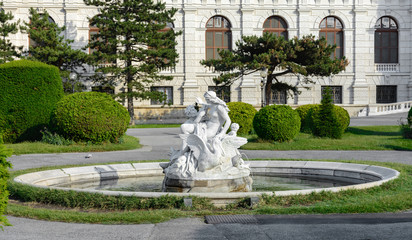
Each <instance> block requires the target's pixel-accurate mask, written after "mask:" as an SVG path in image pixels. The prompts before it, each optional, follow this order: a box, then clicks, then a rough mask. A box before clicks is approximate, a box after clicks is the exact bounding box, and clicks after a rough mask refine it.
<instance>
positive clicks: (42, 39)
mask: <svg viewBox="0 0 412 240" xmlns="http://www.w3.org/2000/svg"><path fill="white" fill-rule="evenodd" d="M29 13H30V15H29V19H30V21H29V22H25V23H24V25H25V26H24V27H22V29H24V30H25V31H27V33H28V34H29V36H30V41H32V42H31V44H30V47H29V49H28V52H27V53H28V54H29V55H28V57H27V58H28V59H30V60H37V61H40V62H44V63H47V64H50V65H53V66H56V67H58V68H59V70H60V75H61V77H62V78H63V80H64V83H63V86H64V90H65V91H66V92H76V91H81V90H83V87H84V86H83V84H82V83H81V82H80V81H78V79H79V76H80V75H81V73H83V72H85V68H84V67H83V65H84V63H85V62H86V58H87V54H86V53H84V52H83V51H82V50H81V49H73V48H72V47H71V44H72V43H73V42H74V40H72V39H67V38H65V37H64V33H65V30H66V27H65V26H62V27H59V26H58V25H57V24H56V23H54V22H52V21H50V20H49V17H50V15H49V13H48V12H47V11H46V10H44V12H42V13H39V12H38V11H37V10H36V9H34V8H30V11H29ZM70 74H71V75H70ZM69 76H70V77H69Z"/></svg>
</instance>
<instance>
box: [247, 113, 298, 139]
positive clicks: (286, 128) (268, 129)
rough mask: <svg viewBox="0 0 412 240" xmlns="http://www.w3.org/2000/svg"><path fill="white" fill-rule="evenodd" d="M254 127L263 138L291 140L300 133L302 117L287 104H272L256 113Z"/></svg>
mask: <svg viewBox="0 0 412 240" xmlns="http://www.w3.org/2000/svg"><path fill="white" fill-rule="evenodd" d="M253 128H254V129H255V132H256V134H257V135H258V136H259V138H261V139H265V140H273V141H276V142H285V141H290V140H292V139H293V138H294V137H295V136H296V135H297V134H298V133H299V130H300V117H299V114H298V113H297V112H296V111H295V110H293V109H292V108H291V107H289V106H287V105H270V106H266V107H264V108H262V109H260V110H259V112H257V113H256V115H255V117H254V119H253Z"/></svg>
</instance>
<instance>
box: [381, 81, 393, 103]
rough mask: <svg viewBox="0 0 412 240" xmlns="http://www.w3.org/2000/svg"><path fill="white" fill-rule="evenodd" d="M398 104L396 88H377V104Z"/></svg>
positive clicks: (383, 86) (384, 86)
mask: <svg viewBox="0 0 412 240" xmlns="http://www.w3.org/2000/svg"><path fill="white" fill-rule="evenodd" d="M393 102H397V87H396V86H389V85H388V86H386V85H382V86H376V103H393Z"/></svg>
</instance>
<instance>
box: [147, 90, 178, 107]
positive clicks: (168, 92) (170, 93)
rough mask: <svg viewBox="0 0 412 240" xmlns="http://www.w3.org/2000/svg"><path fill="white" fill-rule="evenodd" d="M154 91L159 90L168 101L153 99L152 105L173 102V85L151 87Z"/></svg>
mask: <svg viewBox="0 0 412 240" xmlns="http://www.w3.org/2000/svg"><path fill="white" fill-rule="evenodd" d="M151 90H152V91H158V92H161V93H163V94H164V95H165V96H166V101H164V102H160V101H158V100H153V99H152V100H151V102H150V104H151V105H163V104H173V87H151Z"/></svg>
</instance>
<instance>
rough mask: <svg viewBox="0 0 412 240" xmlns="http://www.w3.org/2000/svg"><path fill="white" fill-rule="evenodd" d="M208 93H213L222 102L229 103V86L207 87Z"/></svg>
mask: <svg viewBox="0 0 412 240" xmlns="http://www.w3.org/2000/svg"><path fill="white" fill-rule="evenodd" d="M208 91H213V92H215V93H216V96H217V97H218V98H220V99H222V100H223V101H224V102H226V103H228V102H230V86H222V87H219V86H209V87H208Z"/></svg>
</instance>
